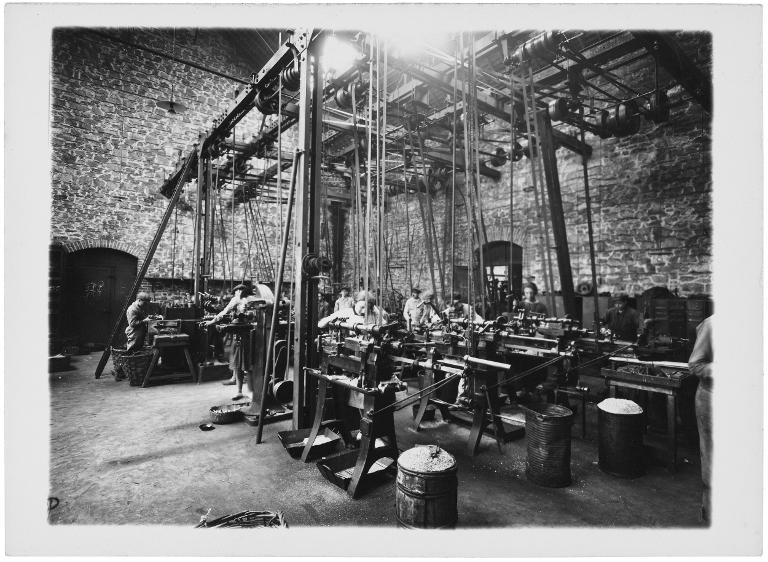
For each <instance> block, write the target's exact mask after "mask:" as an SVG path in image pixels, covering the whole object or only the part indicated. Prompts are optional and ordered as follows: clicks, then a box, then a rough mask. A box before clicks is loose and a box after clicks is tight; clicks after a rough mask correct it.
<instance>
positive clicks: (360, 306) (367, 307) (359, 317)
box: [317, 291, 389, 329]
mask: <svg viewBox="0 0 768 562" xmlns="http://www.w3.org/2000/svg"><path fill="white" fill-rule="evenodd" d="M367 297H368V298H366V293H365V291H360V292H359V293H358V294H357V298H356V301H355V305H354V307H353V308H342V309H341V310H337V311H336V312H334V313H333V314H331V315H330V316H326V317H325V318H321V319H320V321H319V322H318V323H317V327H318V328H321V329H322V328H325V327H326V326H327V325H328V324H330V323H331V322H332V321H334V320H343V321H345V322H350V323H352V324H360V323H362V324H376V323H377V322H378V318H379V313H381V323H382V324H386V323H387V322H389V314H388V313H387V312H386V311H385V310H383V309H380V308H379V307H378V306H376V299H374V298H373V295H372V294H371V293H370V292H369V293H368V294H367Z"/></svg>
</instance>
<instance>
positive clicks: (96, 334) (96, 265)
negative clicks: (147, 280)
mask: <svg viewBox="0 0 768 562" xmlns="http://www.w3.org/2000/svg"><path fill="white" fill-rule="evenodd" d="M67 258H68V259H67V275H66V277H67V280H66V283H65V287H66V298H65V303H66V307H65V308H66V310H67V314H66V317H67V333H68V334H69V336H70V337H71V338H73V339H75V340H76V341H77V343H78V345H81V346H82V345H86V344H94V345H95V346H96V347H103V346H105V345H107V343H108V341H109V335H110V332H111V331H112V327H113V326H114V323H115V320H117V315H118V314H120V311H121V310H122V306H123V304H124V299H125V297H126V296H127V295H128V293H129V292H130V290H131V287H132V286H133V282H134V280H135V279H136V266H137V261H138V260H137V259H136V258H135V257H134V256H132V255H130V254H126V253H125V252H120V251H118V250H110V249H106V248H92V249H88V250H81V251H79V252H74V253H72V254H69V256H68V257H67ZM120 341H121V340H118V342H120Z"/></svg>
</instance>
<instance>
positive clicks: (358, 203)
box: [349, 82, 363, 298]
mask: <svg viewBox="0 0 768 562" xmlns="http://www.w3.org/2000/svg"><path fill="white" fill-rule="evenodd" d="M356 89H357V85H356V84H355V83H354V82H351V83H350V85H349V93H350V95H351V97H352V124H353V125H354V128H353V129H352V139H353V142H354V145H355V150H354V157H355V169H354V176H353V180H354V181H353V182H352V187H353V188H354V190H355V197H353V198H352V203H353V205H354V207H355V212H354V213H353V215H352V222H353V224H354V235H353V237H354V245H355V252H354V256H353V258H354V259H353V265H354V268H353V271H354V276H355V279H354V282H353V283H352V287H354V288H355V289H354V290H355V293H357V292H358V291H359V290H360V262H359V260H360V238H361V236H360V227H361V225H360V223H361V220H360V219H361V214H360V213H361V208H362V205H363V202H362V199H361V197H362V195H361V194H360V190H361V185H360V140H359V139H358V136H357V98H356V96H357V94H356V93H355V90H356ZM353 298H354V297H353Z"/></svg>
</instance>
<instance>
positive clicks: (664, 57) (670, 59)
mask: <svg viewBox="0 0 768 562" xmlns="http://www.w3.org/2000/svg"><path fill="white" fill-rule="evenodd" d="M633 34H634V36H635V37H636V38H637V39H638V41H640V43H641V44H642V45H643V46H644V47H645V49H646V50H647V51H648V52H649V53H650V54H651V55H652V56H653V57H654V58H655V59H656V61H657V62H658V63H659V65H661V66H662V67H663V68H664V69H665V70H666V71H667V72H669V73H670V74H671V75H672V77H673V78H674V79H675V80H676V81H677V82H679V83H680V84H681V85H682V86H683V88H685V89H686V90H687V91H688V93H689V94H690V95H691V96H693V98H694V99H695V100H696V101H697V102H699V104H701V107H702V108H704V111H706V112H707V113H712V82H711V81H710V80H709V79H707V77H706V76H704V73H703V72H701V71H700V70H699V69H698V68H697V67H696V65H695V64H694V62H693V60H691V58H690V57H689V56H688V55H686V54H685V53H684V52H683V50H682V49H681V48H680V46H679V45H678V43H677V41H676V40H675V38H674V37H673V36H672V34H671V33H662V32H659V31H634V32H633Z"/></svg>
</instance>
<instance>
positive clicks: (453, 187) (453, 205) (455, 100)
mask: <svg viewBox="0 0 768 562" xmlns="http://www.w3.org/2000/svg"><path fill="white" fill-rule="evenodd" d="M458 48H459V47H458V43H456V44H455V47H454V51H455V54H456V56H454V57H453V77H454V80H453V114H452V117H453V130H452V134H451V294H450V295H448V299H446V296H445V295H443V300H449V299H452V298H453V294H454V293H455V292H456V289H455V278H456V106H457V104H458V98H457V90H456V80H455V78H456V68H457V59H458Z"/></svg>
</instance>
